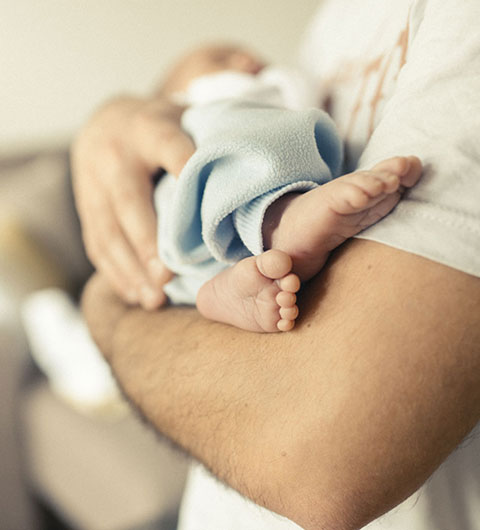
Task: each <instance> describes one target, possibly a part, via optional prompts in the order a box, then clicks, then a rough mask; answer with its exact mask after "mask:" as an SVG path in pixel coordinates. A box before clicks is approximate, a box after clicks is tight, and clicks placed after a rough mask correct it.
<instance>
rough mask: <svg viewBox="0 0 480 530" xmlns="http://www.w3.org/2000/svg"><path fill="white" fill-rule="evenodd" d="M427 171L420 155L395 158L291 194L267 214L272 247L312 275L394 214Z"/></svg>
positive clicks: (266, 234) (267, 233) (267, 235)
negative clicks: (358, 236) (345, 246)
mask: <svg viewBox="0 0 480 530" xmlns="http://www.w3.org/2000/svg"><path fill="white" fill-rule="evenodd" d="M421 173H422V165H421V162H420V160H419V159H418V158H416V157H395V158H391V159H389V160H385V161H383V162H381V163H380V164H377V165H376V166H375V167H373V168H372V169H371V170H369V171H356V172H354V173H350V174H348V175H344V176H342V177H339V178H337V179H335V180H332V181H330V182H328V183H327V184H324V185H323V186H320V187H318V188H315V189H313V190H311V191H309V192H306V193H303V194H289V195H286V196H284V197H282V198H281V199H279V200H278V201H276V203H274V204H273V205H272V206H271V207H270V208H269V210H268V211H267V214H266V216H265V221H264V241H265V243H266V247H267V248H276V249H280V250H282V251H284V252H286V253H287V254H288V255H289V256H291V257H292V259H293V263H294V267H293V271H294V272H295V273H296V274H297V275H298V276H299V277H300V279H301V280H302V281H306V280H309V279H310V278H311V277H312V276H314V275H315V274H316V273H317V272H318V271H319V270H320V269H321V268H322V267H323V265H324V264H325V262H326V260H327V258H328V256H329V254H330V252H331V251H332V250H333V249H335V248H336V247H338V246H339V245H341V244H342V243H343V242H344V241H345V240H346V239H348V238H350V237H352V236H354V235H356V234H358V233H359V232H361V231H362V230H364V229H365V228H367V227H369V226H371V225H373V224H374V223H376V222H377V221H379V220H380V219H382V218H383V217H385V216H386V215H387V214H389V213H390V212H391V211H392V210H393V208H394V207H395V206H396V205H397V203H398V202H399V200H400V199H401V195H402V192H403V191H404V190H405V189H406V188H410V187H412V186H414V185H415V184H416V183H417V182H418V180H419V178H420V176H421Z"/></svg>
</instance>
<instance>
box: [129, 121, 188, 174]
mask: <svg viewBox="0 0 480 530" xmlns="http://www.w3.org/2000/svg"><path fill="white" fill-rule="evenodd" d="M134 128H135V134H133V135H132V139H133V142H134V145H133V148H134V149H135V150H136V152H137V153H138V154H139V155H140V156H141V158H142V160H143V161H144V162H145V163H146V164H147V169H148V170H149V171H150V172H152V171H154V170H155V169H157V168H158V167H162V168H163V169H165V170H166V171H168V172H169V173H172V174H173V175H175V176H177V177H178V175H179V174H180V173H181V171H182V169H183V167H184V166H185V164H186V163H187V161H188V159H189V158H190V157H191V156H192V155H193V153H194V152H195V146H194V144H193V141H192V139H191V138H190V137H189V136H188V135H187V134H186V133H185V132H184V131H182V129H181V128H180V126H179V124H178V123H177V122H176V121H173V120H166V119H159V117H158V116H156V115H155V114H153V113H148V112H146V113H139V114H138V116H136V118H135V122H134Z"/></svg>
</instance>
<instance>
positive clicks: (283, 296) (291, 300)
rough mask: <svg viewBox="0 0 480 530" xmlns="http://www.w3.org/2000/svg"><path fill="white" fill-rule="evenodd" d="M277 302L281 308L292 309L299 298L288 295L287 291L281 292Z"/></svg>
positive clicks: (276, 299) (291, 294) (292, 294)
mask: <svg viewBox="0 0 480 530" xmlns="http://www.w3.org/2000/svg"><path fill="white" fill-rule="evenodd" d="M275 301H276V302H277V304H278V305H279V306H280V307H292V306H294V305H295V302H296V301H297V297H296V296H295V294H294V293H288V292H287V291H280V292H279V293H278V294H277V296H276V298H275Z"/></svg>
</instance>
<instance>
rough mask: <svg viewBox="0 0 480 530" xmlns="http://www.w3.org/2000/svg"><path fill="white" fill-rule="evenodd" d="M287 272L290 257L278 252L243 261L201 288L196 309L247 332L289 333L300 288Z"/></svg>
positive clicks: (211, 318) (292, 276) (289, 269)
mask: <svg viewBox="0 0 480 530" xmlns="http://www.w3.org/2000/svg"><path fill="white" fill-rule="evenodd" d="M291 271H292V260H291V258H290V256H288V254H285V253H284V252H282V251H280V250H269V251H267V252H265V253H264V254H261V255H260V256H254V257H250V258H245V259H243V260H241V261H240V262H238V263H237V264H235V265H233V266H232V267H230V268H229V269H226V270H224V271H222V272H221V273H220V274H218V275H217V276H215V277H214V278H213V279H212V280H210V281H208V282H207V283H206V284H204V285H203V286H202V288H201V289H200V291H199V293H198V296H197V308H198V310H199V311H200V313H201V314H202V315H203V316H204V317H206V318H208V319H210V320H215V321H217V322H223V323H225V324H230V325H232V326H236V327H238V328H241V329H244V330H247V331H256V332H267V333H272V332H276V331H290V330H291V329H293V327H294V325H295V319H296V318H297V316H298V308H297V306H296V305H295V302H296V295H295V293H296V292H297V291H298V289H299V288H300V280H299V278H298V276H297V275H296V274H293V273H292V272H291Z"/></svg>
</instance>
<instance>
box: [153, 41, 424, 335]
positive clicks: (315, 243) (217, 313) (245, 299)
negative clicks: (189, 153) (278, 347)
mask: <svg viewBox="0 0 480 530" xmlns="http://www.w3.org/2000/svg"><path fill="white" fill-rule="evenodd" d="M162 91H163V93H164V94H166V95H168V96H169V97H171V98H173V99H174V100H176V101H177V102H181V103H182V104H184V105H186V106H187V107H188V108H189V110H187V111H186V112H185V114H184V120H183V125H184V127H185V129H186V130H187V131H188V132H189V133H190V134H191V135H192V136H193V139H194V141H195V143H196V145H197V148H198V151H197V153H195V155H194V156H193V157H192V158H191V159H190V161H189V162H188V163H187V165H186V166H185V168H184V170H183V171H182V173H181V175H180V177H179V179H178V180H175V179H174V177H172V176H171V175H167V176H166V177H164V178H163V179H162V181H161V182H160V184H159V186H158V188H157V190H156V197H155V203H156V208H157V211H158V214H159V249H160V256H161V257H162V259H163V260H164V261H165V263H166V265H167V266H168V267H169V268H171V270H172V271H173V272H174V273H176V274H177V276H176V277H175V278H174V280H173V281H172V282H170V283H169V284H167V285H166V286H165V291H166V293H167V295H168V296H169V299H170V301H171V302H172V303H177V304H178V303H191V304H193V303H195V302H196V305H197V308H198V310H199V311H200V313H202V315H204V316H205V317H207V318H209V319H212V320H216V321H219V322H224V323H228V324H231V325H234V326H237V327H239V328H242V329H245V330H250V331H257V332H274V331H289V330H291V329H292V328H293V327H294V324H295V319H296V318H297V316H298V308H297V306H296V293H297V291H298V290H299V288H300V285H301V282H304V281H307V280H309V279H310V278H312V277H313V276H314V275H315V274H316V273H317V272H319V271H320V269H321V268H322V267H323V265H324V264H325V262H326V260H327V258H328V256H329V254H330V252H331V251H332V250H333V249H335V248H336V247H338V246H339V245H340V244H342V243H343V242H344V241H345V240H346V239H348V238H350V237H352V236H354V235H355V234H357V233H359V232H360V231H361V230H363V229H364V228H366V227H368V226H370V225H372V224H373V223H375V222H376V221H378V220H379V219H381V218H382V217H384V216H386V215H387V214H388V213H389V212H390V211H391V210H392V209H393V208H394V207H395V205H396V204H397V203H398V201H399V200H400V197H401V192H402V190H403V189H405V188H408V187H411V186H413V185H415V184H416V182H417V181H418V180H419V178H420V176H421V171H422V167H421V163H420V161H419V160H418V159H417V158H416V157H413V156H411V157H396V158H392V159H389V160H386V161H384V162H381V163H379V164H377V165H376V166H375V167H374V168H373V169H372V170H371V171H368V172H367V171H357V172H354V173H351V174H349V175H344V176H339V175H340V171H341V162H342V155H343V152H342V146H341V142H340V140H339V138H338V135H337V133H336V131H335V129H334V126H333V124H332V123H331V120H330V119H329V118H328V116H327V115H326V114H325V113H323V111H320V110H314V109H310V110H297V109H301V108H302V107H303V108H305V107H313V106H314V104H315V102H314V98H313V97H312V94H314V92H313V91H312V90H310V88H309V84H308V82H306V81H305V80H303V79H302V78H301V76H299V75H298V74H296V73H292V72H288V71H285V70H281V69H275V68H272V67H267V66H266V65H265V63H264V62H263V61H261V60H260V59H258V58H257V57H255V55H253V54H252V53H250V52H248V51H246V50H244V49H242V48H239V47H234V46H210V47H206V48H203V49H201V50H198V51H196V52H194V53H192V54H190V55H188V56H186V57H185V58H184V59H182V60H181V61H180V62H179V63H178V64H177V66H176V67H175V68H174V70H173V71H172V73H171V75H170V76H168V78H167V80H166V82H165V83H164V85H163V88H162ZM287 109H293V110H287ZM297 128H298V130H297ZM239 131H240V132H239ZM265 138H266V140H265ZM298 138H300V139H301V141H300V142H299V143H296V142H297V140H298ZM259 154H260V156H259ZM295 164H297V165H295ZM317 173H318V174H317ZM297 174H298V175H300V177H299V176H298V175H297ZM277 177H278V182H277V181H276V180H277ZM319 184H321V185H319ZM237 188H238V189H237ZM238 197H243V198H245V197H246V199H242V200H239V199H237V198H238ZM189 201H190V202H189ZM242 201H243V202H242ZM219 204H220V206H219ZM211 205H213V210H214V213H213V214H212V213H211V210H212V207H211ZM211 227H213V228H211ZM231 263H234V264H233V265H231Z"/></svg>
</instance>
